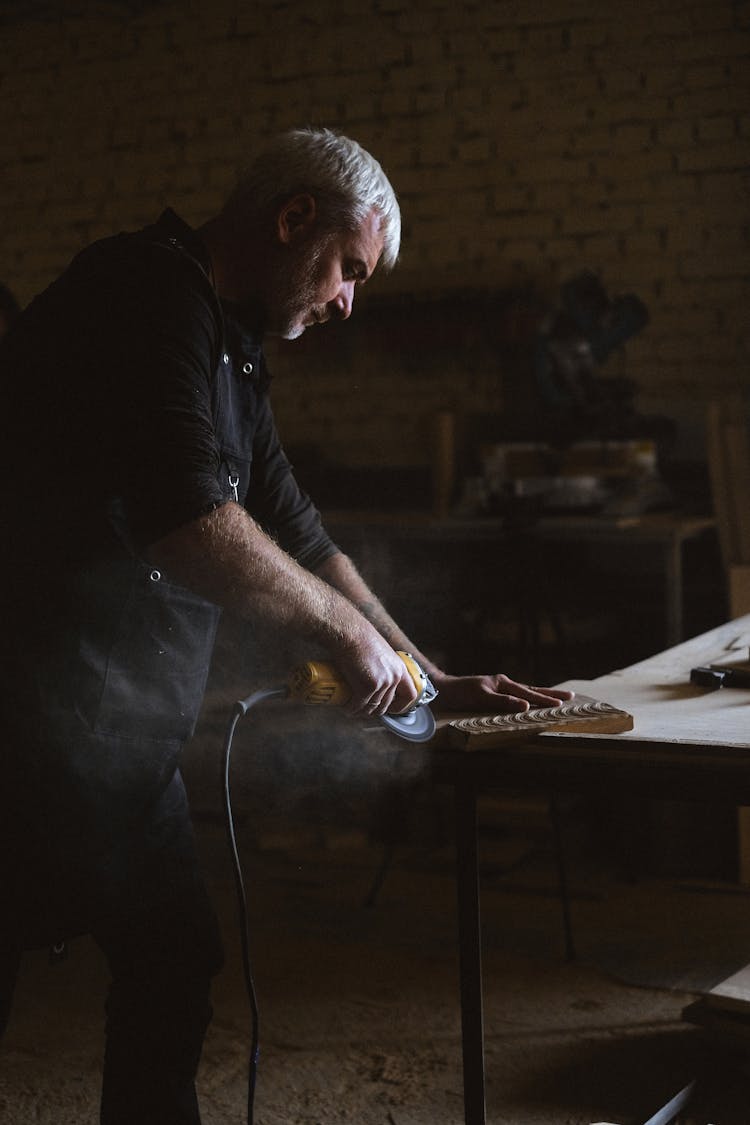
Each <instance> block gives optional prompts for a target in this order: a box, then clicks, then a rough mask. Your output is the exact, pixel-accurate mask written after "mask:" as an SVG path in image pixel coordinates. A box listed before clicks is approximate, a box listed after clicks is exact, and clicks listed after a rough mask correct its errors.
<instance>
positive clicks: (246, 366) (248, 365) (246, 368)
mask: <svg viewBox="0 0 750 1125" xmlns="http://www.w3.org/2000/svg"><path fill="white" fill-rule="evenodd" d="M242 370H243V371H244V372H245V374H246V375H252V373H253V365H252V363H243V365H242Z"/></svg>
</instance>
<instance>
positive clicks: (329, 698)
mask: <svg viewBox="0 0 750 1125" xmlns="http://www.w3.org/2000/svg"><path fill="white" fill-rule="evenodd" d="M398 655H399V656H400V657H401V659H402V660H403V662H404V664H405V665H406V669H407V671H408V673H409V675H410V676H411V678H412V680H413V682H414V687H415V688H416V689H417V699H416V702H415V704H414V706H413V707H412V708H411V709H410V710H409V711H405V712H404V713H403V714H402V715H379V716H378V719H379V721H380V722H381V723H382V724H383V725H384V726H385V727H387V728H388V730H391V731H393V733H394V734H397V735H398V736H399V738H405V739H406V740H407V741H408V742H427V740H428V739H429V738H432V736H433V734H434V733H435V716H434V715H433V714H432V711H431V710H430V707H429V705H430V703H432V701H433V699H434V698H435V697H436V695H437V689H436V688H435V686H434V685H433V684H432V682H431V681H430V678H429V676H428V675H427V673H426V672H425V671H424V670H423V669H422V668H421V667H420V666H419V664H418V663H417V661H416V660H415V659H414V657H413V656H412V655H411V653H409V652H401V650H398ZM350 695H351V692H350V690H349V685H348V684H347V682H346V680H345V679H344V678H343V676H342V675H341V673H340V672H339V671H338V669H337V668H335V667H334V666H333V664H329V663H328V662H327V661H325V660H308V661H307V663H306V664H301V665H300V666H299V667H298V668H295V669H294V671H293V672H292V673H291V675H290V677H289V680H288V682H287V683H286V684H282V685H280V686H279V687H273V688H262V689H261V690H260V691H256V692H253V694H252V695H249V696H248V697H247V699H241V700H239V701H238V703H237V704H236V709H237V713H238V716H242V715H246V714H247V712H248V711H249V710H250V708H251V707H254V706H255V705H256V704H258V703H262V702H264V701H265V700H269V699H296V700H297V701H298V702H300V703H313V704H321V703H323V704H334V705H339V706H342V705H343V704H344V703H346V702H348V700H349V698H350Z"/></svg>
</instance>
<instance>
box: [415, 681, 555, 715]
mask: <svg viewBox="0 0 750 1125" xmlns="http://www.w3.org/2000/svg"><path fill="white" fill-rule="evenodd" d="M430 679H431V680H432V682H433V684H434V686H435V687H436V688H437V690H438V693H439V694H438V697H437V699H436V700H435V708H436V709H437V710H438V711H485V712H487V711H489V712H494V713H495V714H501V713H506V712H511V713H512V712H515V711H528V709H529V707H555V706H557V704H558V703H562V702H563V701H565V700H568V699H572V698H573V696H574V692H572V691H567V690H566V689H564V688H548V687H531V686H530V685H529V684H520V683H518V682H517V681H516V680H511V679H510V678H509V677H508V676H506V675H504V674H503V673H502V672H499V673H497V675H494V676H449V675H446V674H445V673H440V674H439V675H433V676H431V677H430Z"/></svg>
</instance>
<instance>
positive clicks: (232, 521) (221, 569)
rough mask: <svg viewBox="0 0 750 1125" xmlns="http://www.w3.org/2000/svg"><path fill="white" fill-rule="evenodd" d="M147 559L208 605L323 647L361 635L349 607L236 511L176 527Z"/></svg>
mask: <svg viewBox="0 0 750 1125" xmlns="http://www.w3.org/2000/svg"><path fill="white" fill-rule="evenodd" d="M147 553H148V557H149V560H150V561H152V562H154V563H155V564H156V565H158V566H159V567H161V568H162V569H163V570H164V571H165V573H166V574H168V575H169V577H170V578H172V579H173V580H175V581H176V582H179V583H180V584H181V585H184V586H187V587H188V588H189V589H192V590H194V591H195V592H196V593H198V594H200V595H201V596H203V597H205V598H207V599H208V600H209V601H213V602H215V603H216V604H217V605H220V606H222V607H223V608H225V609H227V610H230V611H231V612H233V613H236V614H238V615H239V616H241V617H246V618H253V617H258V618H261V619H262V620H264V621H266V622H268V623H270V624H272V625H278V626H279V627H280V628H287V627H288V628H291V629H293V630H294V632H296V633H298V634H300V635H302V636H305V637H307V638H309V639H312V640H316V641H319V642H320V643H321V644H323V645H324V646H326V647H328V648H332V649H337V648H346V647H347V646H348V645H357V644H358V643H360V641H361V635H362V633H363V632H366V631H367V630H368V623H367V621H366V620H363V616H362V614H361V613H360V612H359V611H358V610H357V609H356V608H355V606H354V603H353V602H351V601H350V600H349V599H348V598H346V596H345V595H344V596H341V595H340V594H339V593H337V592H336V590H335V589H334V588H333V586H332V584H329V583H327V582H325V581H323V580H322V579H321V578H319V577H316V576H315V575H314V574H311V573H310V572H309V571H307V570H305V569H304V568H303V567H301V566H299V564H298V563H296V562H295V560H294V559H293V558H291V557H290V556H289V555H287V554H286V552H285V551H283V550H282V549H281V548H280V547H279V546H278V545H277V544H276V543H275V542H274V541H273V540H272V539H271V538H270V537H269V536H268V535H266V534H265V532H264V531H263V530H262V529H261V528H260V527H259V526H258V524H256V523H255V522H254V521H253V520H252V519H251V518H250V516H248V514H247V512H246V511H245V510H244V508H242V507H240V506H239V505H238V504H234V503H231V502H229V503H227V504H224V505H222V507H220V508H217V509H216V510H215V511H213V512H211V513H209V514H208V515H206V516H204V517H202V518H200V519H198V520H194V521H192V522H191V523H189V524H185V525H183V526H182V527H179V528H177V529H176V530H175V531H173V532H171V533H170V534H169V535H167V536H165V537H164V538H163V539H161V540H159V541H158V542H157V543H154V544H152V545H151V547H150V548H149V549H148V552H147Z"/></svg>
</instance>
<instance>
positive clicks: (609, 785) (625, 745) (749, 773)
mask: <svg viewBox="0 0 750 1125" xmlns="http://www.w3.org/2000/svg"><path fill="white" fill-rule="evenodd" d="M749 647H750V615H746V616H744V617H740V618H737V619H735V620H734V621H730V622H728V623H727V624H725V625H721V626H719V627H718V628H715V629H712V630H710V631H709V632H707V633H704V634H702V635H701V636H698V637H694V638H693V639H691V640H689V641H685V642H683V643H682V644H679V645H676V646H674V647H672V648H669V649H667V650H666V651H665V652H660V653H658V654H657V655H655V656H652V657H650V658H649V659H647V660H643V661H640V662H639V663H637V664H634V665H632V666H630V667H628V668H623V669H620V670H618V671H615V672H612V673H611V674H610V675H606V676H602V677H600V678H598V679H594V680H588V681H576V680H573V681H568V682H566V683H565V684H562V685H560V686H562V687H570V688H573V690H575V691H576V692H579V693H582V694H585V695H588V696H591V697H593V698H595V699H599V700H603V701H606V702H608V703H610V704H613V705H614V706H615V707H617V708H621V709H622V710H624V711H627V712H629V713H630V714H631V715H632V716H633V720H634V722H633V727H632V730H629V731H626V732H624V733H621V734H601V735H598V734H580V733H579V734H562V733H540V734H538V735H534V736H533V737H532V738H528V737H524V738H523V739H522V740H520V741H515V742H514V741H512V740H511V741H510V742H509V743H508V745H507V746H504V747H502V748H497V747H496V748H494V749H488V750H471V751H468V750H462V749H445V748H440V747H439V745H437V744H436V745H435V749H434V751H433V754H432V759H431V765H432V771H433V775H434V778H435V779H436V780H437V781H438V782H439V783H443V784H449V785H451V786H452V787H453V789H454V793H455V809H456V821H455V835H456V857H457V865H456V873H457V892H458V925H459V946H460V969H461V1020H462V1043H463V1066H464V1113H465V1122H466V1125H485V1120H486V1111H485V1081H484V1031H483V1014H482V989H483V985H482V958H481V944H482V942H481V917H480V884H479V856H478V842H477V796H478V794H479V793H481V792H484V791H486V790H487V789H490V788H495V789H496V788H507V789H509V790H513V791H518V790H523V789H526V790H530V789H532V790H534V791H535V792H540V791H547V792H549V793H550V795H553V796H554V795H555V794H558V793H563V792H567V793H593V794H596V795H598V796H602V795H603V794H606V793H607V792H611V791H615V792H618V793H630V794H634V795H637V796H638V797H640V798H644V799H645V798H662V799H664V798H667V799H670V800H686V801H700V802H729V803H734V804H737V805H740V804H750V688H722V689H720V690H717V691H708V690H706V689H704V688H699V687H696V686H694V685H693V684H691V683H690V671H691V669H692V668H694V667H697V666H699V665H705V664H711V663H714V662H720V663H732V662H737V663H740V662H741V661H743V660H744V661H747V659H748V649H749ZM450 721H451V716H450V715H449V714H445V715H443V716H441V717H440V719H439V724H438V726H439V729H438V734H437V739H438V740H439V739H440V738H442V737H444V728H445V726H446V724H448V723H450ZM441 732H443V734H441Z"/></svg>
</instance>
